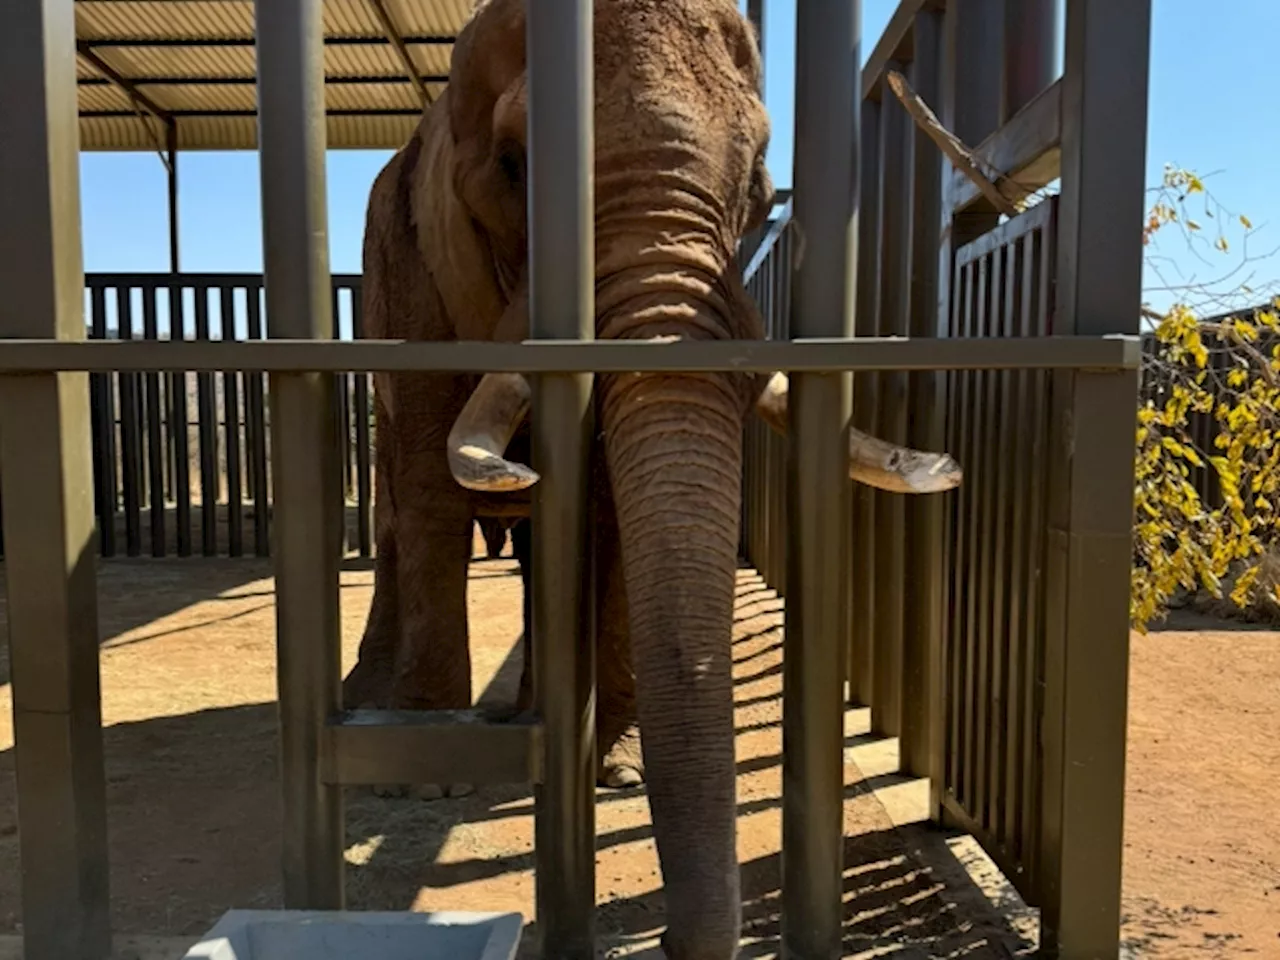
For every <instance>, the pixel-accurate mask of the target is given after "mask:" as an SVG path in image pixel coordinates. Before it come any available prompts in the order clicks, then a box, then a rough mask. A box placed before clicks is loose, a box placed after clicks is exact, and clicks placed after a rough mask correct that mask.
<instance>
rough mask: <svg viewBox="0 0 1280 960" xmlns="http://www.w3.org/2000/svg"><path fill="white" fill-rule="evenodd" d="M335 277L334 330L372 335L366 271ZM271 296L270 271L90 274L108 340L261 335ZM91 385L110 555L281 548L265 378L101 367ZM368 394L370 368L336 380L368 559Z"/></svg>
mask: <svg viewBox="0 0 1280 960" xmlns="http://www.w3.org/2000/svg"><path fill="white" fill-rule="evenodd" d="M332 284H333V296H332V316H333V337H334V338H335V339H351V338H355V337H359V336H361V334H362V329H361V313H360V277H359V276H358V275H336V276H334V277H333V280H332ZM264 300H265V296H264V291H263V278H262V276H261V275H253V274H216V275H198V274H180V275H176V276H174V275H164V274H156V275H147V274H140V275H112V274H92V275H89V276H88V277H87V278H86V301H87V303H86V306H87V312H88V317H89V323H88V329H89V336H90V338H91V339H95V340H106V339H118V340H138V339H146V340H161V339H164V340H169V339H177V340H182V339H186V340H215V341H232V342H243V341H246V340H262V339H265V338H266V336H267V335H268V331H267V324H268V323H269V319H268V318H267V317H266V316H265V309H264V308H265V303H264ZM89 389H90V403H91V416H92V421H93V466H94V489H95V500H94V506H95V511H96V515H97V518H98V528H99V531H100V536H99V549H100V551H101V555H102V556H104V557H110V556H114V555H116V554H117V553H119V552H123V553H125V554H127V555H128V556H131V557H134V556H139V555H141V554H142V553H143V552H144V550H145V551H146V552H148V553H149V554H150V555H151V556H155V557H163V556H166V555H167V554H169V553H170V552H172V553H176V554H177V555H178V556H181V557H185V556H190V555H191V554H192V553H193V551H194V550H196V549H198V550H199V552H200V554H201V555H203V556H216V555H218V554H223V555H227V556H232V557H238V556H242V555H243V554H244V553H245V548H246V543H248V544H251V547H250V548H251V550H252V552H253V553H254V554H255V555H257V556H260V557H265V556H269V555H270V552H271V538H270V503H271V497H270V489H271V454H270V449H271V442H270V436H271V427H270V420H269V417H268V413H269V411H268V407H267V404H266V403H265V396H266V375H265V374H263V373H257V372H242V371H237V370H225V371H221V372H218V373H209V372H205V373H195V374H193V373H170V374H165V375H161V374H158V373H151V374H145V375H139V374H136V373H128V372H117V373H106V374H93V375H92V376H91V377H90V386H89ZM369 390H370V378H369V376H368V374H364V373H361V374H347V373H342V374H339V375H337V377H336V380H335V397H336V400H335V403H336V405H337V415H338V423H339V434H340V440H339V443H340V451H339V456H340V460H341V464H342V466H341V482H342V488H343V494H344V499H345V500H347V501H354V503H353V506H354V513H355V517H354V520H355V523H354V525H353V526H354V529H348V530H347V534H348V536H347V539H349V540H350V541H351V543H350V546H352V547H353V548H355V549H357V550H358V551H359V552H360V554H361V555H362V556H370V555H371V553H372V524H371V517H372V489H373V487H372V483H373V478H372V462H373V458H372V435H371V421H372V417H371V413H370V406H369ZM206 491H212V495H206ZM196 514H198V521H197V520H196V518H195V516H194V515H196ZM197 532H198V536H197V535H196V534H197ZM144 533H145V537H144ZM197 544H198V547H197Z"/></svg>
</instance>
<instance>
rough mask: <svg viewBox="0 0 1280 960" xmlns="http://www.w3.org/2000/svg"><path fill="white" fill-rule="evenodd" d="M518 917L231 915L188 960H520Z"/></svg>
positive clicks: (521, 921) (287, 912) (340, 913)
mask: <svg viewBox="0 0 1280 960" xmlns="http://www.w3.org/2000/svg"><path fill="white" fill-rule="evenodd" d="M523 929H524V918H523V917H521V916H520V914H518V913H409V912H403V913H401V912H385V913H384V912H349V911H304V910H229V911H228V912H227V913H225V914H223V916H222V919H220V920H219V921H218V922H217V924H215V925H214V927H213V929H211V930H210V931H209V932H208V933H206V934H205V935H204V937H202V938H201V940H200V942H199V943H197V944H196V945H195V946H193V947H192V948H191V949H190V950H188V951H187V953H186V955H185V956H184V957H183V960H514V957H515V955H516V949H517V948H518V947H519V945H520V934H521V931H522V930H523Z"/></svg>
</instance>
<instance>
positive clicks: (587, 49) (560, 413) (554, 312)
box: [526, 0, 596, 960]
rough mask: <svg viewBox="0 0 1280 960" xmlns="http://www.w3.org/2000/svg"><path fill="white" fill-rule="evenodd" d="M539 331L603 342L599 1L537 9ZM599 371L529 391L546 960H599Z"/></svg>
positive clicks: (533, 104)
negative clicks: (597, 164) (595, 37)
mask: <svg viewBox="0 0 1280 960" xmlns="http://www.w3.org/2000/svg"><path fill="white" fill-rule="evenodd" d="M526 16H527V17H528V24H527V29H528V38H527V42H528V56H527V62H528V64H529V120H528V123H529V155H528V164H529V167H528V169H529V181H528V182H529V296H530V324H529V326H530V336H532V337H534V338H550V339H568V340H590V339H593V337H594V334H595V210H594V196H595V187H594V158H595V144H594V132H593V121H594V107H595V98H594V93H593V83H592V78H593V44H592V22H593V17H592V4H591V0H539V2H538V3H536V4H529V5H528V12H527V14H526ZM591 383H592V378H591V376H590V375H581V374H578V375H543V376H539V377H537V378H536V379H535V380H534V383H533V436H532V439H533V460H534V464H535V468H536V469H537V470H538V472H539V473H540V474H541V475H542V479H541V480H540V481H539V483H538V485H537V486H536V487H534V488H533V516H532V523H533V529H532V534H533V572H532V581H533V634H534V637H535V638H536V640H535V642H534V644H533V647H534V657H535V660H534V683H535V688H536V691H535V696H536V702H537V708H538V711H539V713H540V714H541V717H542V721H543V723H544V725H545V744H546V757H545V761H544V765H543V782H542V783H541V784H540V785H539V786H538V787H537V790H536V797H537V802H536V823H535V837H536V844H535V846H536V850H537V878H536V884H537V911H538V926H539V927H540V928H541V931H542V935H543V956H544V957H546V958H548V960H589V958H591V957H594V956H595V947H594V942H595V930H594V912H595V753H596V747H595V740H596V730H595V657H594V650H595V644H594V639H593V634H592V620H593V617H592V614H591V593H590V591H589V590H587V589H586V579H587V575H588V572H589V570H590V569H591V566H590V558H589V555H588V551H589V537H588V530H587V516H586V509H585V504H586V502H587V490H588V464H589V454H590V437H591V421H592V403H591Z"/></svg>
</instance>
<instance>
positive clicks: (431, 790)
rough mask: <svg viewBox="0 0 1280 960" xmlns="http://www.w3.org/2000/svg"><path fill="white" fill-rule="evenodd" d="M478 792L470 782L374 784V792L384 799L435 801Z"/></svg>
mask: <svg viewBox="0 0 1280 960" xmlns="http://www.w3.org/2000/svg"><path fill="white" fill-rule="evenodd" d="M475 792H476V788H475V787H474V786H472V785H471V784H469V783H447V784H444V785H441V784H438V783H417V784H403V783H379V784H374V787H373V794H374V796H376V797H382V798H383V799H387V800H390V799H403V798H405V797H411V798H413V799H415V800H423V801H428V802H429V801H433V800H443V799H445V798H446V797H449V798H452V799H457V798H458V797H467V796H470V795H471V794H473V793H475Z"/></svg>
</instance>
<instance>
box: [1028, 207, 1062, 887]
mask: <svg viewBox="0 0 1280 960" xmlns="http://www.w3.org/2000/svg"><path fill="white" fill-rule="evenodd" d="M1053 202H1055V203H1056V201H1053ZM1034 236H1035V238H1036V244H1035V246H1034V247H1028V250H1027V253H1028V256H1029V257H1030V258H1031V260H1032V263H1033V267H1032V274H1031V278H1030V280H1031V284H1032V287H1031V289H1032V298H1033V299H1032V303H1033V304H1034V307H1035V323H1036V330H1037V335H1038V336H1048V335H1049V332H1050V329H1049V328H1050V325H1051V319H1050V317H1051V314H1050V309H1051V296H1050V294H1051V290H1052V283H1051V281H1052V277H1053V271H1054V258H1055V256H1056V253H1057V247H1056V245H1055V244H1054V243H1053V242H1051V240H1052V238H1054V237H1056V236H1057V222H1056V220H1054V219H1052V218H1051V219H1050V221H1049V224H1048V225H1047V226H1046V227H1045V229H1044V230H1043V231H1041V232H1039V233H1038V234H1036V235H1034ZM1051 384H1052V376H1051V374H1050V373H1049V372H1047V371H1043V370H1042V371H1038V372H1036V374H1035V387H1034V390H1035V392H1034V395H1033V402H1032V412H1031V415H1032V422H1033V423H1035V425H1036V426H1035V430H1034V431H1033V432H1032V434H1031V462H1032V463H1033V464H1034V469H1033V472H1032V474H1031V478H1032V482H1033V486H1032V488H1031V498H1030V503H1029V507H1028V512H1029V513H1030V521H1029V524H1028V525H1029V526H1030V537H1031V545H1030V547H1029V549H1028V551H1027V556H1028V559H1029V561H1030V562H1031V563H1032V564H1033V567H1032V578H1031V586H1030V588H1029V590H1028V591H1027V622H1028V623H1029V624H1030V625H1031V629H1032V630H1033V631H1034V633H1033V634H1032V637H1033V638H1034V642H1033V643H1031V644H1029V645H1028V655H1027V660H1026V662H1025V663H1024V664H1023V682H1024V684H1025V685H1026V689H1025V690H1023V692H1022V711H1023V713H1022V716H1023V724H1024V726H1025V728H1026V731H1027V736H1026V740H1025V742H1024V746H1023V755H1022V756H1023V761H1022V770H1023V801H1022V813H1023V818H1022V823H1023V827H1022V830H1023V834H1024V838H1025V849H1026V853H1025V856H1024V859H1025V860H1026V862H1027V870H1028V873H1029V874H1030V878H1029V879H1030V882H1031V884H1032V885H1033V886H1032V889H1037V890H1038V889H1040V875H1041V870H1040V868H1041V864H1042V861H1043V857H1042V849H1041V848H1042V843H1041V838H1040V836H1039V833H1040V825H1041V823H1042V821H1043V819H1044V818H1043V813H1042V807H1041V799H1042V797H1043V796H1044V780H1045V776H1044V769H1045V765H1046V754H1045V751H1044V749H1043V736H1042V728H1041V718H1042V716H1043V713H1044V685H1045V684H1044V660H1045V648H1046V645H1047V636H1046V635H1047V633H1048V632H1049V631H1048V629H1047V626H1048V625H1047V622H1046V621H1047V617H1046V613H1045V611H1046V592H1047V591H1046V589H1045V582H1046V580H1047V578H1048V576H1049V571H1048V569H1047V563H1046V561H1047V557H1046V544H1047V542H1048V535H1049V531H1048V514H1047V509H1048V495H1047V489H1048V486H1049V477H1050V473H1049V471H1050V470H1051V469H1052V467H1053V465H1052V464H1051V462H1050V459H1051V458H1050V456H1049V450H1050V442H1051V438H1050V436H1049V425H1050V420H1049V417H1050V407H1051V394H1050V388H1051Z"/></svg>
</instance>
